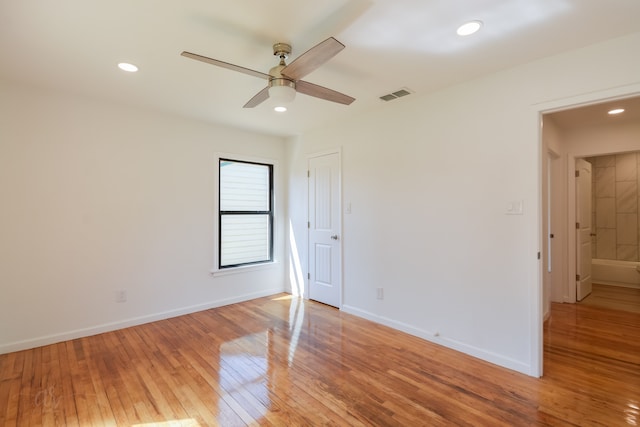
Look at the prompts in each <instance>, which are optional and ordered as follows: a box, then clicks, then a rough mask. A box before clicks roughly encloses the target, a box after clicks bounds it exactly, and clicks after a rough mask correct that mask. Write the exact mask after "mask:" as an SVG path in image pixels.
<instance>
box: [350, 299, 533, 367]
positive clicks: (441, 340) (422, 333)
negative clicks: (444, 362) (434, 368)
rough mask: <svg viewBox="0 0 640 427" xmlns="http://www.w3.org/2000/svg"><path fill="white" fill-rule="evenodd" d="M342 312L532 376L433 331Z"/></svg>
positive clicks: (507, 361) (352, 311)
mask: <svg viewBox="0 0 640 427" xmlns="http://www.w3.org/2000/svg"><path fill="white" fill-rule="evenodd" d="M342 310H343V311H344V312H345V313H349V314H353V315H354V316H358V317H362V318H364V319H367V320H370V321H372V322H375V323H379V324H381V325H385V326H388V327H390V328H393V329H396V330H399V331H402V332H405V333H407V334H410V335H413V336H416V337H418V338H422V339H424V340H427V341H431V342H433V343H435V344H439V345H442V346H444V347H448V348H450V349H453V350H456V351H460V352H462V353H466V354H467V355H470V356H473V357H477V358H478V359H482V360H485V361H487V362H490V363H494V364H496V365H500V366H503V367H505V368H508V369H512V370H514V371H518V372H521V373H524V374H529V375H533V374H532V373H531V370H532V369H531V366H529V365H526V364H524V363H522V362H520V361H518V360H515V359H512V358H509V357H504V356H501V355H499V354H497V353H493V352H491V351H487V350H484V349H482V348H479V347H475V346H471V345H467V344H465V343H462V342H460V341H457V340H453V339H449V338H446V337H443V336H442V335H440V334H436V333H435V332H433V331H426V330H424V329H420V328H416V327H415V326H412V325H409V324H407V323H404V322H398V321H397V320H393V319H389V318H388V317H384V316H378V315H377V314H374V313H371V312H369V311H366V310H361V309H359V308H356V307H353V306H350V305H344V306H343V307H342Z"/></svg>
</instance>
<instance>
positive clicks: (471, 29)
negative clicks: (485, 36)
mask: <svg viewBox="0 0 640 427" xmlns="http://www.w3.org/2000/svg"><path fill="white" fill-rule="evenodd" d="M480 27H482V21H469V22H467V23H466V24H462V25H460V26H459V27H458V31H456V33H458V35H459V36H470V35H471V34H473V33H475V32H477V31H478V30H479V29H480Z"/></svg>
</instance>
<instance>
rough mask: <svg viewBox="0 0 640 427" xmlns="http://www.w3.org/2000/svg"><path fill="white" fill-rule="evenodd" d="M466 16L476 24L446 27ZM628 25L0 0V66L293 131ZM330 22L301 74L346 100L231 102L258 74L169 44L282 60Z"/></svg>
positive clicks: (531, 7) (344, 10)
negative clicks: (331, 44) (132, 68)
mask: <svg viewBox="0 0 640 427" xmlns="http://www.w3.org/2000/svg"><path fill="white" fill-rule="evenodd" d="M472 19H476V20H481V21H483V22H484V27H483V28H482V30H481V31H480V32H479V33H477V34H476V35H474V36H470V37H467V38H460V37H459V36H457V35H456V34H455V30H456V28H457V27H458V26H459V25H460V24H462V23H463V22H465V21H467V20H472ZM639 31H640V1H638V0H606V1H605V0H322V1H301V0H272V1H265V0H233V1H229V0H180V1H169V0H165V1H159V0H110V1H101V2H94V1H87V0H55V1H53V0H0V58H2V60H1V61H0V77H3V78H5V79H8V80H16V81H21V82H25V83H28V84H33V85H36V86H42V87H51V88H54V89H59V90H64V91H70V92H74V93H77V94H80V95H86V96H91V97H98V98H103V99H108V100H111V101H114V102H118V103H126V104H131V105H137V106H142V107H150V108H155V109H160V110H164V111H168V112H172V113H175V114H179V115H183V116H188V117H193V118H197V119H200V120H206V121H213V122H219V123H225V124H229V125H232V126H236V127H242V128H246V129H250V130H255V131H260V132H264V133H269V134H275V135H292V134H296V133H299V132H302V131H304V130H306V129H310V128H313V127H318V126H322V125H323V124H325V123H328V122H331V121H334V120H338V119H342V118H344V117H348V116H349V115H352V114H358V113H361V112H363V111H366V110H369V109H372V108H381V107H383V105H384V103H383V101H381V100H380V99H379V97H380V96H381V95H384V94H387V93H389V92H393V91H396V90H398V89H400V88H404V87H406V88H409V89H410V90H412V91H413V92H415V94H426V93H428V92H430V91H433V90H436V89H438V88H441V87H445V86H448V85H451V84H454V83H457V82H461V81H464V80H467V79H471V78H473V77H476V76H479V75H482V74H486V73H490V72H493V71H497V70H500V69H504V68H507V67H511V66H514V65H517V64H521V63H525V62H528V61H531V60H535V59H537V58H541V57H545V56H549V55H552V54H556V53H560V52H562V51H566V50H569V49H574V48H578V47H582V46H586V45H589V44H593V43H596V42H598V41H602V40H606V39H609V38H614V37H618V36H623V35H626V34H629V33H634V32H639ZM329 36H334V37H336V38H337V39H338V40H340V41H341V42H342V43H344V44H345V45H346V46H347V47H346V49H344V50H343V51H342V52H341V53H339V54H338V55H337V56H336V57H334V58H333V59H331V60H330V61H329V62H327V63H326V64H324V65H323V66H322V67H320V68H319V69H317V70H316V71H314V72H313V73H311V74H309V75H308V76H307V77H305V80H307V81H310V82H312V83H316V84H319V85H321V86H326V87H329V88H331V89H334V90H337V91H339V92H343V93H346V94H347V95H351V96H353V97H355V98H356V101H355V102H354V103H353V104H351V105H350V106H344V105H340V104H334V103H330V102H327V101H323V100H320V99H317V98H311V97H308V96H305V95H298V97H297V98H296V100H295V102H294V104H293V105H292V106H291V108H290V110H289V111H288V112H287V113H285V114H278V113H275V112H273V111H272V110H271V108H269V107H268V105H265V104H263V105H260V106H258V107H257V108H254V109H243V108H242V106H243V105H244V104H245V102H246V101H248V100H249V99H250V98H251V97H252V96H253V95H254V94H255V93H257V92H258V91H259V90H261V89H262V88H263V87H264V86H265V81H264V80H261V79H258V78H255V77H252V76H248V75H245V74H241V73H237V72H233V71H230V70H227V69H223V68H219V67H215V66H212V65H209V64H205V63H201V62H197V61H193V60H190V59H187V58H184V57H182V56H180V53H181V52H182V51H183V50H187V51H191V52H194V53H198V54H201V55H205V56H209V57H212V58H216V59H220V60H223V61H226V62H231V63H234V64H237V65H241V66H244V67H247V68H251V69H254V70H258V71H263V72H268V70H269V68H271V67H272V66H274V65H276V63H277V60H276V58H275V57H273V55H272V44H273V43H275V42H287V43H290V44H292V45H293V52H292V55H291V58H290V59H289V62H290V61H291V60H293V59H295V58H296V57H297V56H298V55H300V54H301V53H303V52H304V51H306V50H308V49H309V48H311V47H312V46H314V45H315V44H317V43H319V42H320V41H322V40H324V39H326V38H327V37H329ZM122 61H126V62H132V63H134V64H136V65H138V66H139V67H140V71H139V72H138V73H136V74H128V73H125V72H122V71H120V70H119V69H118V68H117V67H116V64H117V63H118V62H122ZM412 96H415V95H412ZM391 102H403V100H402V99H400V100H394V101H391Z"/></svg>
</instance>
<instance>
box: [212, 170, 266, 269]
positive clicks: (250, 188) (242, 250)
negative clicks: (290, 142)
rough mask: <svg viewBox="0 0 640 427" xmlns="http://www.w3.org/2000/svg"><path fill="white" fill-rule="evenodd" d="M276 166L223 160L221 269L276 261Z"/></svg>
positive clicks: (221, 185)
mask: <svg viewBox="0 0 640 427" xmlns="http://www.w3.org/2000/svg"><path fill="white" fill-rule="evenodd" d="M271 175H272V166H271V165H266V164H259V163H249V162H242V161H236V160H227V159H220V189H219V190H220V191H219V197H220V199H219V202H220V208H219V214H220V215H219V219H220V222H219V226H220V242H219V248H220V251H219V254H220V258H219V261H220V264H219V265H220V268H226V267H236V266H240V265H245V264H254V263H259V262H268V261H272V260H273V258H272V251H273V244H272V222H273V215H272V177H271Z"/></svg>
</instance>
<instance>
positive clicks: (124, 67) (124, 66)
mask: <svg viewBox="0 0 640 427" xmlns="http://www.w3.org/2000/svg"><path fill="white" fill-rule="evenodd" d="M118 68H120V69H121V70H123V71H128V72H130V73H135V72H136V71H138V67H136V66H135V65H133V64H129V63H127V62H121V63H119V64H118Z"/></svg>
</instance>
